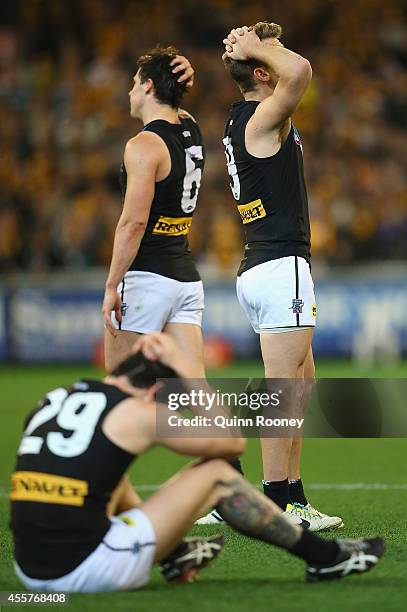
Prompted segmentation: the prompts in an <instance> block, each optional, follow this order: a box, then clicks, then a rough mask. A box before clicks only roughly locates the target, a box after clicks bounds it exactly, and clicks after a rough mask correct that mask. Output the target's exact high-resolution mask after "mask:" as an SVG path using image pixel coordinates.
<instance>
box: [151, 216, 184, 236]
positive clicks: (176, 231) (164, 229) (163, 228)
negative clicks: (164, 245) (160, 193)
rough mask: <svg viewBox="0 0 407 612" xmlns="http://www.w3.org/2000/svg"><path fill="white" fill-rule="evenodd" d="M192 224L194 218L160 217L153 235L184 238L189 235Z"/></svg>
mask: <svg viewBox="0 0 407 612" xmlns="http://www.w3.org/2000/svg"><path fill="white" fill-rule="evenodd" d="M191 224H192V217H160V218H159V219H158V221H157V222H156V224H155V226H154V229H153V234H165V235H166V236H184V235H185V234H188V232H189V230H190V228H191Z"/></svg>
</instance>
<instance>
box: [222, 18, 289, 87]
mask: <svg viewBox="0 0 407 612" xmlns="http://www.w3.org/2000/svg"><path fill="white" fill-rule="evenodd" d="M252 28H254V30H255V32H256V34H257V36H258V37H259V38H260V40H264V39H265V38H280V36H281V34H282V33H283V29H282V27H281V26H280V25H278V23H268V22H267V21H259V22H258V23H256V24H254V25H253V26H252ZM223 63H224V65H225V68H226V70H228V72H229V73H230V76H231V77H232V79H233V80H234V81H235V82H236V83H237V85H238V86H239V88H240V90H241V91H242V93H246V92H248V91H252V90H253V89H254V88H255V86H256V80H255V78H254V76H253V71H254V69H255V68H266V66H265V65H264V64H262V63H261V62H258V61H256V60H253V59H248V60H244V61H239V60H233V59H231V58H230V57H225V59H224V60H223Z"/></svg>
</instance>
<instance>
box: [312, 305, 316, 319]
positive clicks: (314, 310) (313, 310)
mask: <svg viewBox="0 0 407 612" xmlns="http://www.w3.org/2000/svg"><path fill="white" fill-rule="evenodd" d="M312 316H313V317H316V316H317V306H316V304H314V305H313V307H312Z"/></svg>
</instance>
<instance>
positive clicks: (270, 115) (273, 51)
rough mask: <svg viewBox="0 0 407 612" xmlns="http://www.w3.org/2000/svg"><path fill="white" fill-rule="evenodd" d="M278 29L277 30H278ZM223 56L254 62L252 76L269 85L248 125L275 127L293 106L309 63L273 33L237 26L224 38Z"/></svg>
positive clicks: (263, 128) (307, 78)
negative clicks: (259, 32)
mask: <svg viewBox="0 0 407 612" xmlns="http://www.w3.org/2000/svg"><path fill="white" fill-rule="evenodd" d="M280 31H281V29H280ZM223 42H224V44H225V48H226V50H225V53H224V56H223V59H224V61H225V60H226V61H227V58H230V59H231V60H237V61H239V62H247V61H254V62H258V63H259V66H258V67H254V76H255V77H256V78H257V79H258V80H259V81H263V82H268V83H269V84H270V95H269V96H268V97H266V98H265V99H264V100H262V102H261V103H260V104H259V106H258V108H257V109H256V112H255V114H254V116H253V119H252V125H253V126H254V125H256V128H257V129H258V130H260V131H269V130H273V129H276V128H278V127H279V126H281V124H283V123H284V121H286V120H287V119H288V118H289V117H290V115H291V114H292V113H293V112H294V111H295V109H296V108H297V106H298V104H299V102H300V100H301V98H302V96H303V95H304V92H305V90H306V88H307V86H308V83H309V81H310V79H311V76H312V70H311V65H310V63H309V61H308V60H306V59H305V58H304V57H302V56H301V55H298V54H297V53H294V52H293V51H290V50H289V49H286V48H285V47H284V46H283V45H282V44H281V43H280V41H279V40H278V38H277V36H275V37H267V38H263V39H260V38H259V36H258V35H257V33H256V31H255V29H254V28H251V29H249V28H247V27H246V26H244V27H243V28H237V29H234V30H232V31H231V32H230V34H229V36H228V37H227V38H226V39H224V41H223Z"/></svg>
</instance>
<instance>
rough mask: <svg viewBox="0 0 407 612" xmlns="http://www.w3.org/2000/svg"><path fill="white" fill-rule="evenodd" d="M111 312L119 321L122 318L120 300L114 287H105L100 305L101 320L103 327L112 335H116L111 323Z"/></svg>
mask: <svg viewBox="0 0 407 612" xmlns="http://www.w3.org/2000/svg"><path fill="white" fill-rule="evenodd" d="M112 312H114V314H115V318H116V321H117V322H118V323H119V322H120V321H121V320H122V300H121V298H120V295H119V294H118V293H117V290H116V289H106V290H105V296H104V298H103V305H102V314H103V322H104V326H105V329H107V331H108V332H109V333H111V334H112V336H117V330H116V328H115V327H114V325H113V323H112Z"/></svg>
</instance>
